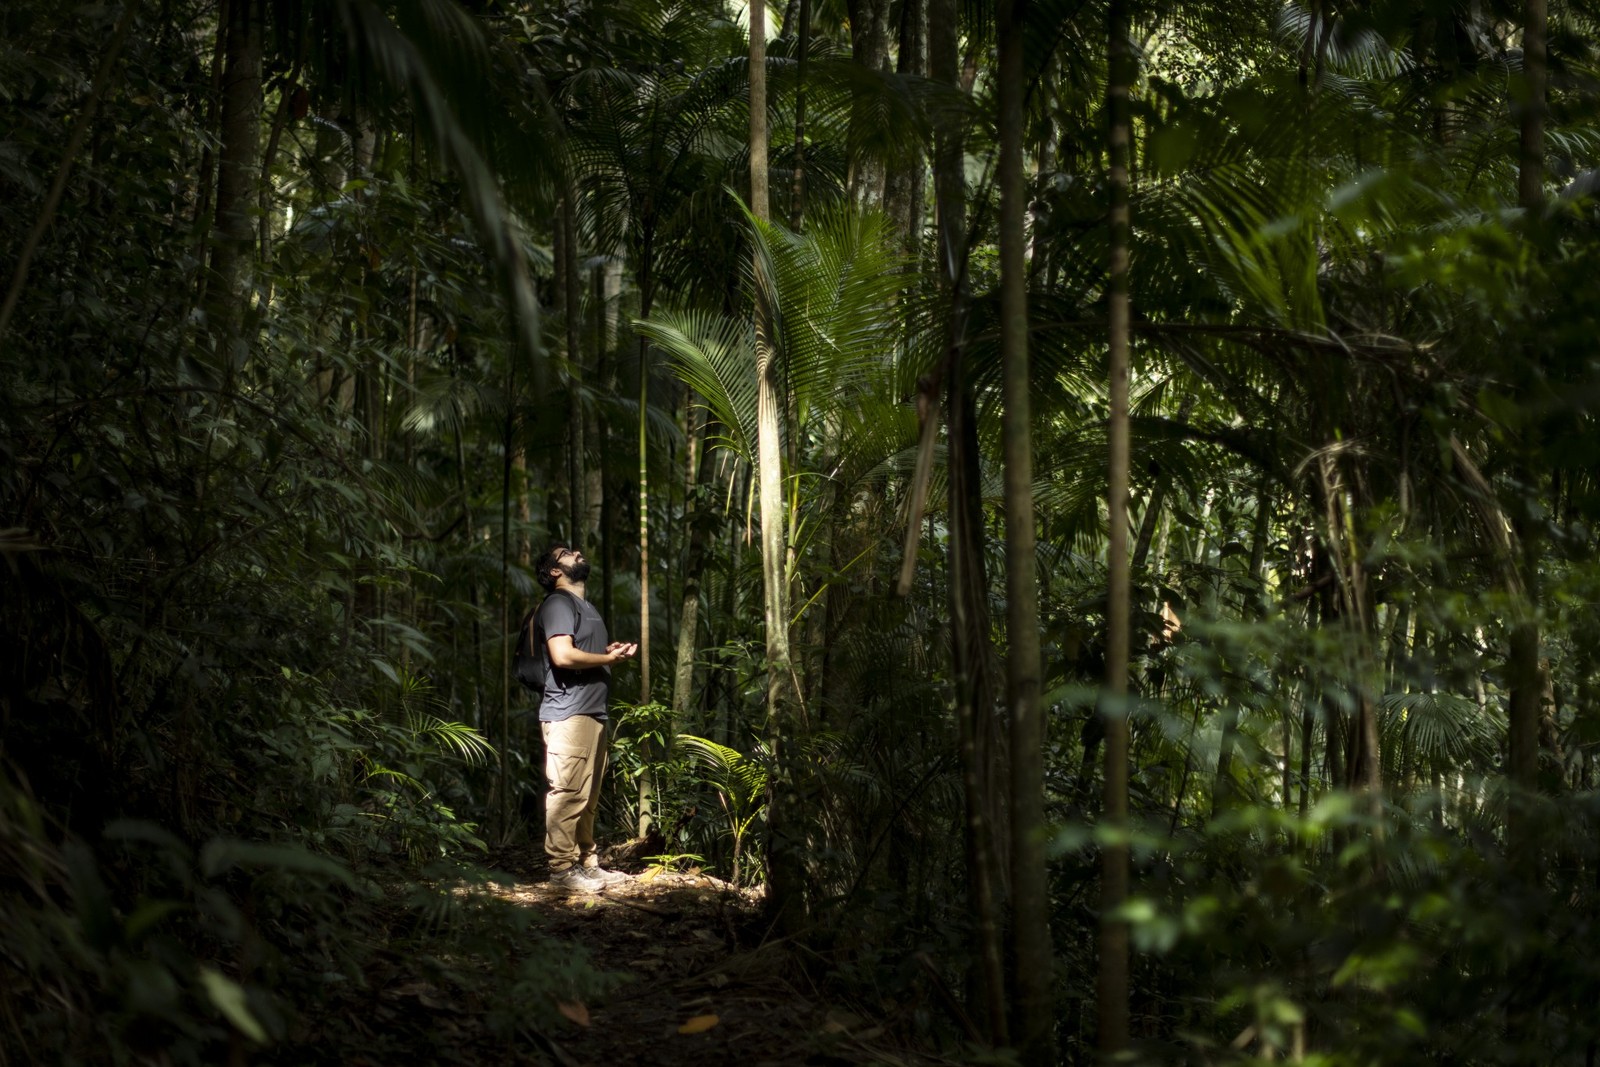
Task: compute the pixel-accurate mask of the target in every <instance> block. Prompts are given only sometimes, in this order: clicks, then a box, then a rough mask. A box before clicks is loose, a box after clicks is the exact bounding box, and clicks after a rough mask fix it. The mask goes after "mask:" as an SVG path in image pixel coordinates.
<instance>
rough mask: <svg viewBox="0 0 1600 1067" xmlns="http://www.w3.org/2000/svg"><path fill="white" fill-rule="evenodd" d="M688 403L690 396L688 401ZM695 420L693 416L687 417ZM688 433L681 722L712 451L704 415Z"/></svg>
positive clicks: (696, 619) (688, 693)
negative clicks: (707, 443) (686, 547)
mask: <svg viewBox="0 0 1600 1067" xmlns="http://www.w3.org/2000/svg"><path fill="white" fill-rule="evenodd" d="M690 401H691V403H692V402H693V397H691V398H690ZM690 417H691V418H694V416H693V415H691V416H690ZM695 423H696V425H695V426H694V428H693V429H692V430H691V431H690V441H691V444H690V450H689V455H690V459H691V462H690V463H689V465H688V466H687V467H686V468H685V475H684V477H685V486H684V504H685V507H686V508H687V509H688V526H689V557H688V559H687V560H686V561H685V565H684V578H683V593H682V605H681V606H680V608H679V609H678V651H677V663H676V665H675V669H674V670H673V675H672V713H673V716H674V718H675V719H676V720H677V721H678V722H682V721H683V718H684V716H685V715H687V714H688V713H689V705H690V703H691V701H692V700H693V697H694V659H695V648H696V641H695V638H696V637H697V636H698V633H699V628H700V581H701V579H702V577H703V576H704V575H705V567H706V547H707V545H706V540H707V538H708V536H709V531H708V526H709V525H710V524H709V523H708V522H707V521H706V520H707V518H708V516H707V514H706V512H707V510H708V509H707V508H706V507H705V506H704V503H703V502H704V501H705V500H707V499H708V497H709V495H710V482H711V474H712V470H711V449H710V448H708V447H707V446H706V437H707V436H708V432H709V426H708V422H707V420H706V419H705V418H704V416H701V417H700V418H698V419H695Z"/></svg>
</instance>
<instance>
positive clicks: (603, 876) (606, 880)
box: [583, 863, 633, 885]
mask: <svg viewBox="0 0 1600 1067" xmlns="http://www.w3.org/2000/svg"><path fill="white" fill-rule="evenodd" d="M583 873H584V874H586V875H589V876H590V877H592V878H598V879H600V884H601V885H621V884H622V883H623V882H631V881H633V875H631V874H623V873H622V872H621V871H608V870H606V869H605V868H604V867H602V866H600V865H599V864H598V863H596V864H595V865H594V866H592V867H585V868H584V869H583Z"/></svg>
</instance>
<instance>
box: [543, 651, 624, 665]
mask: <svg viewBox="0 0 1600 1067" xmlns="http://www.w3.org/2000/svg"><path fill="white" fill-rule="evenodd" d="M615 660H616V657H615V656H613V655H611V654H610V653H598V652H585V651H584V650H583V649H581V648H569V649H566V650H565V651H564V652H562V653H561V654H560V655H554V654H552V655H551V657H550V662H551V663H553V664H555V665H556V666H557V667H564V668H566V669H567V670H582V669H584V668H585V667H609V666H611V664H612V663H613V662H615Z"/></svg>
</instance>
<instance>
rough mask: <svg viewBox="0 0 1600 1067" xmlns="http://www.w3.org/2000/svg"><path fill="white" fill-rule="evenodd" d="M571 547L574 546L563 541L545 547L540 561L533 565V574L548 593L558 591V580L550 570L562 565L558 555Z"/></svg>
mask: <svg viewBox="0 0 1600 1067" xmlns="http://www.w3.org/2000/svg"><path fill="white" fill-rule="evenodd" d="M570 547H572V546H570V545H568V544H566V543H565V542H563V541H557V542H556V543H555V544H553V545H551V546H550V547H549V548H547V549H545V550H544V555H542V556H540V557H539V562H538V563H535V564H534V565H533V576H534V578H535V579H536V580H537V581H538V583H539V586H540V588H542V589H543V590H544V591H545V592H546V593H553V592H555V591H556V580H555V579H554V578H552V577H550V571H551V570H553V569H554V568H556V567H559V566H561V561H560V560H559V559H558V558H557V557H558V556H560V555H561V553H563V552H565V551H567V549H569V548H570Z"/></svg>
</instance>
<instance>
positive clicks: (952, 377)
mask: <svg viewBox="0 0 1600 1067" xmlns="http://www.w3.org/2000/svg"><path fill="white" fill-rule="evenodd" d="M957 10H958V7H957V0H928V75H929V77H930V78H932V79H933V80H934V81H936V82H938V83H939V84H941V85H947V86H950V87H952V88H955V87H959V84H960V66H959V64H960V57H959V54H958V51H957V49H958V18H957ZM964 141H965V130H964V129H963V128H962V127H961V126H960V125H957V124H952V125H950V126H947V127H941V128H940V129H939V130H938V131H937V134H936V138H935V142H934V164H933V181H934V204H935V210H936V212H937V215H938V256H937V258H938V263H937V270H938V276H939V280H940V284H941V286H942V287H943V289H944V291H945V295H946V298H947V299H948V301H949V307H950V312H949V316H950V317H949V325H948V327H947V331H948V332H947V334H946V349H947V352H946V370H945V375H944V377H945V382H946V389H947V391H946V425H947V426H948V427H949V443H948V448H947V453H946V455H947V461H948V463H949V474H948V477H949V491H948V495H949V510H950V519H949V521H950V538H949V543H948V553H949V562H948V571H949V576H948V581H947V588H948V590H949V598H950V633H951V666H952V674H953V677H954V680H955V698H956V717H957V722H958V723H959V726H960V746H961V748H960V757H961V780H962V792H963V797H964V802H965V807H966V826H965V832H964V834H963V844H964V848H965V854H966V867H967V891H968V894H969V896H970V904H971V907H972V911H973V920H974V921H973V927H974V934H975V939H976V944H975V945H974V949H975V951H974V957H975V958H976V959H977V960H978V967H977V974H976V979H975V981H974V982H972V983H971V984H972V985H973V986H974V987H975V989H976V997H975V999H976V1000H977V1001H978V1004H979V1006H980V1007H981V1009H982V1014H981V1015H979V1016H978V1018H979V1019H980V1020H981V1023H982V1025H983V1030H984V1033H985V1034H986V1036H987V1037H988V1039H989V1040H990V1042H992V1043H993V1044H994V1045H996V1046H1000V1045H1004V1044H1006V1043H1007V1042H1008V1041H1009V1040H1010V1036H1009V1035H1010V1028H1009V1021H1008V1020H1007V1018H1006V996H1005V992H1006V991H1005V970H1004V963H1003V957H1004V954H1003V952H1002V949H1001V936H1000V935H1001V921H1000V912H1001V907H1000V902H999V896H1000V891H1001V889H1002V888H1003V887H1002V886H1001V885H996V884H995V883H996V874H997V872H999V871H1000V870H1001V865H1000V864H999V862H998V860H997V858H996V853H995V841H994V836H995V834H996V833H997V832H998V831H999V830H1000V829H1001V828H1002V827H1003V826H1004V823H1002V822H1001V821H1000V819H999V818H998V816H999V815H1000V814H1001V813H1002V812H1003V811H1004V807H1003V805H1001V804H1000V803H999V797H998V796H997V793H998V790H999V783H997V782H996V780H995V779H996V775H995V773H994V772H995V762H994V756H995V753H996V752H997V751H999V750H1001V746H1000V744H999V738H998V737H996V730H995V726H996V718H995V714H994V709H995V692H994V687H995V679H994V653H993V649H992V647H991V645H990V638H989V632H990V623H989V582H988V576H987V575H986V574H985V573H984V570H985V568H984V556H983V545H984V523H983V503H982V489H981V474H980V470H979V464H978V461H979V451H978V429H977V404H976V401H975V400H974V399H973V396H972V391H971V389H970V388H969V386H968V382H967V369H966V358H965V354H966V342H965V335H966V320H967V311H968V304H969V296H968V292H967V249H966V236H967V222H966V202H965V188H964V186H965V181H964V176H963V173H962V159H963V144H964ZM930 415H931V413H930Z"/></svg>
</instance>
